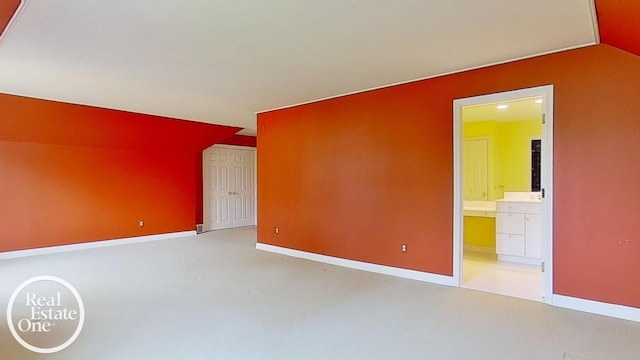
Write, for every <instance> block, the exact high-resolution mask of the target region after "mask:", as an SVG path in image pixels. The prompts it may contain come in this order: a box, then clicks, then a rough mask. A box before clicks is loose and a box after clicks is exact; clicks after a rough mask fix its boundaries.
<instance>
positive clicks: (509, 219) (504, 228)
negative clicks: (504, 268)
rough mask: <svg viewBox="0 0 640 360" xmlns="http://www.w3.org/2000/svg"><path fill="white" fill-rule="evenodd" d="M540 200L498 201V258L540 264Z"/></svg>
mask: <svg viewBox="0 0 640 360" xmlns="http://www.w3.org/2000/svg"><path fill="white" fill-rule="evenodd" d="M541 210H542V205H541V203H540V201H505V200H497V201H496V253H497V254H498V259H499V260H503V261H510V262H519V263H525V264H539V263H540V257H541V256H540V253H541V250H540V248H541V246H542V239H541V233H542V231H541V230H542V229H541V226H542V225H541V222H540V213H541Z"/></svg>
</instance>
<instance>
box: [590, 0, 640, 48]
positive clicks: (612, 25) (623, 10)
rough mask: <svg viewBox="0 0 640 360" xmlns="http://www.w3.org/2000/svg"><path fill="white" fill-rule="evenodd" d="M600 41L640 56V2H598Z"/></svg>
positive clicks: (601, 0) (634, 0) (606, 0)
mask: <svg viewBox="0 0 640 360" xmlns="http://www.w3.org/2000/svg"><path fill="white" fill-rule="evenodd" d="M595 3H596V9H597V12H598V28H599V30H600V40H601V41H602V42H603V43H605V44H609V45H612V46H615V47H618V48H620V49H623V50H626V51H629V52H631V53H634V54H636V55H640V21H638V19H639V18H640V1H637V0H596V2H595Z"/></svg>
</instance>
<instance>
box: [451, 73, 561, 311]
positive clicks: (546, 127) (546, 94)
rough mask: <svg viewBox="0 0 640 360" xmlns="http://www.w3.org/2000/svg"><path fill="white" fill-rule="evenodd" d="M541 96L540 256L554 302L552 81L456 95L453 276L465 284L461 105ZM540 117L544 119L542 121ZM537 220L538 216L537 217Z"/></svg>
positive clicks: (546, 291) (545, 288)
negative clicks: (541, 191)
mask: <svg viewBox="0 0 640 360" xmlns="http://www.w3.org/2000/svg"><path fill="white" fill-rule="evenodd" d="M532 97H541V98H542V101H543V102H542V117H543V119H544V122H543V125H542V156H541V172H542V176H541V187H542V188H543V189H544V190H545V196H544V199H542V214H541V216H540V222H541V242H542V244H541V254H540V255H541V256H540V258H541V260H542V264H543V266H542V268H543V269H544V272H543V274H542V281H543V284H542V287H543V294H544V302H546V303H553V261H552V260H553V85H545V86H539V87H534V88H528V89H522V90H514V91H507V92H502V93H496V94H489V95H481V96H476V97H470V98H464V99H456V100H454V101H453V114H454V115H453V168H454V174H453V182H454V190H453V202H454V203H453V280H454V282H455V283H457V284H458V286H460V285H462V263H463V261H462V257H463V246H462V239H463V236H464V231H463V194H464V193H463V183H462V181H463V175H462V173H463V159H462V158H463V156H464V155H463V141H464V138H463V123H462V108H463V107H465V106H472V105H480V104H487V103H497V102H506V101H509V100H515V99H522V98H532ZM543 119H541V121H543ZM536 220H537V219H536Z"/></svg>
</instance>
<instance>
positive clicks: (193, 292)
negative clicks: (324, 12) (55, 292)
mask: <svg viewBox="0 0 640 360" xmlns="http://www.w3.org/2000/svg"><path fill="white" fill-rule="evenodd" d="M255 239H256V231H255V229H254V228H243V229H236V230H226V231H218V232H209V233H205V234H201V235H198V236H193V237H187V238H179V239H172V240H163V241H155V242H149V243H142V244H134V245H123V246H114V247H108V248H101V249H94V250H82V251H74V252H67V253H59V254H51V255H43V256H36V257H30V258H22V259H14V260H4V261H0V310H2V311H1V314H2V316H0V359H51V360H54V359H119V360H121V359H640V324H639V323H634V322H629V321H624V320H619V319H614V318H608V317H604V316H598V315H593V314H587V313H581V312H577V311H571V310H566V309H560V308H554V307H552V306H549V305H545V304H543V303H540V302H535V301H527V300H521V299H516V298H511V297H505V296H499V295H495V294H489V293H485V292H480V291H476V290H470V289H464V288H452V287H446V286H439V285H433V284H428V283H423V282H418V281H413V280H406V279H400V278H394V277H390V276H385V275H379V274H372V273H366V272H362V271H357V270H350V269H345V268H340V267H336V266H331V265H325V264H321V263H315V262H311V261H306V260H301V259H296V258H290V257H286V256H282V255H277V254H271V253H267V252H262V251H259V250H255ZM37 275H54V276H58V277H60V278H62V279H65V280H66V281H68V282H69V283H71V284H72V285H74V286H75V288H76V289H77V290H78V292H79V293H80V295H81V296H82V298H83V301H84V305H85V309H86V321H85V325H84V328H83V330H82V332H81V334H80V336H79V337H78V338H77V340H76V341H75V342H74V343H73V344H72V345H71V346H69V347H68V348H66V349H65V350H62V351H60V352H57V353H54V354H48V355H46V354H36V353H33V352H30V351H28V350H26V349H24V348H22V347H21V346H20V345H19V344H18V343H17V342H16V341H15V340H14V339H13V337H12V336H11V334H10V333H9V330H8V327H7V319H6V308H7V303H8V300H9V297H10V296H11V293H12V292H13V290H14V289H15V288H16V287H17V286H18V285H19V284H20V283H22V282H23V281H25V280H26V279H28V278H30V277H33V276H37Z"/></svg>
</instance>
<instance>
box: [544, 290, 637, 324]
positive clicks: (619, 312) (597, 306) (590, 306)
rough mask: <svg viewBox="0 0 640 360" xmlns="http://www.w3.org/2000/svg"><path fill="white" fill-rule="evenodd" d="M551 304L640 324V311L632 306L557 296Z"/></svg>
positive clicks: (555, 295) (554, 296)
mask: <svg viewBox="0 0 640 360" xmlns="http://www.w3.org/2000/svg"><path fill="white" fill-rule="evenodd" d="M551 304H552V305H553V306H557V307H561V308H565V309H570V310H577V311H584V312H588V313H592V314H598V315H604V316H611V317H614V318H618V319H624V320H629V321H635V322H640V309H638V308H634V307H631V306H624V305H617V304H610V303H605V302H600V301H595V300H587V299H581V298H576V297H571V296H565V295H557V294H554V295H553V298H552V301H551Z"/></svg>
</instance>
